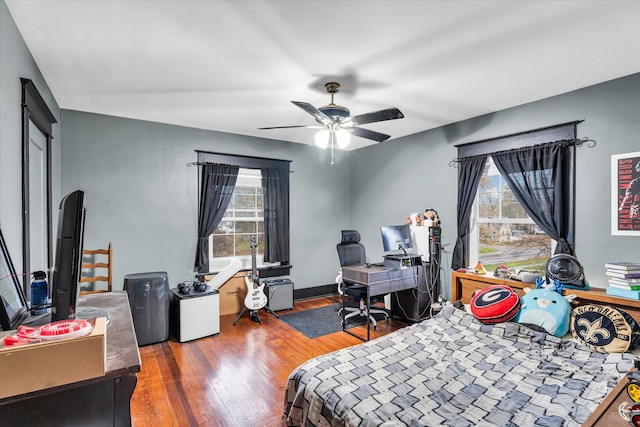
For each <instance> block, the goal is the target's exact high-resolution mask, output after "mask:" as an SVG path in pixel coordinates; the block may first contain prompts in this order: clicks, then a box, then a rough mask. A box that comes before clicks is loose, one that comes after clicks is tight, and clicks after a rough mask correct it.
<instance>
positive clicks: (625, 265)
mask: <svg viewBox="0 0 640 427" xmlns="http://www.w3.org/2000/svg"><path fill="white" fill-rule="evenodd" d="M604 267H605V268H606V271H605V274H606V275H607V276H609V280H608V283H609V286H608V287H607V293H608V294H609V295H615V296H619V297H625V298H633V299H637V300H640V263H638V262H626V261H621V262H608V263H606V264H605V265H604Z"/></svg>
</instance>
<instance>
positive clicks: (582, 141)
mask: <svg viewBox="0 0 640 427" xmlns="http://www.w3.org/2000/svg"><path fill="white" fill-rule="evenodd" d="M560 142H569V143H570V144H572V145H575V146H576V147H582V145H583V144H585V143H588V144H587V147H589V148H593V147H595V146H596V141H595V140H594V139H590V138H588V137H586V136H585V137H584V138H582V139H579V138H576V139H571V140H560V141H552V142H548V143H546V144H556V143H560ZM539 145H544V144H539ZM522 148H527V147H522ZM519 149H520V148H514V150H519ZM505 151H511V150H505ZM471 157H473V156H471ZM463 158H464V157H462V158H459V157H455V158H453V159H452V160H451V161H450V162H449V167H451V168H456V167H458V163H460V160H462V159H463Z"/></svg>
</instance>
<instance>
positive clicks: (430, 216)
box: [424, 208, 440, 227]
mask: <svg viewBox="0 0 640 427" xmlns="http://www.w3.org/2000/svg"><path fill="white" fill-rule="evenodd" d="M424 220H425V221H431V226H433V227H435V226H438V225H440V219H439V218H438V212H436V210H435V209H431V208H429V209H426V210H425V211H424Z"/></svg>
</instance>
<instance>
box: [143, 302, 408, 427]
mask: <svg viewBox="0 0 640 427" xmlns="http://www.w3.org/2000/svg"><path fill="white" fill-rule="evenodd" d="M339 301H340V299H339V297H338V296H337V295H336V296H330V297H322V298H315V299H310V300H304V301H296V302H295V304H294V308H293V310H285V311H280V312H278V314H285V313H290V312H293V311H302V310H308V309H312V308H315V307H320V306H323V305H328V304H333V303H335V302H339ZM260 317H261V318H262V320H263V321H262V323H256V322H252V321H251V320H250V319H249V316H248V315H245V316H243V317H242V318H241V319H240V320H239V321H238V323H237V324H236V326H233V321H234V320H235V318H236V315H235V314H234V315H227V316H221V318H220V333H219V334H216V335H214V336H210V337H205V338H201V339H198V340H195V341H190V342H185V343H179V342H176V341H173V340H172V339H171V340H169V341H166V342H163V343H158V344H152V345H148V346H143V347H141V348H140V357H141V359H142V371H141V372H140V373H139V374H138V384H137V386H136V389H135V392H134V393H133V398H132V400H131V418H132V423H133V426H134V427H156V426H180V427H182V426H256V427H257V426H260V427H263V426H281V425H282V423H281V414H282V407H283V402H284V388H285V385H286V382H287V378H288V376H289V374H290V373H291V371H292V370H293V369H294V368H296V367H297V366H298V365H300V364H302V363H303V362H305V361H306V360H308V359H310V358H312V357H315V356H318V355H320V354H325V353H328V352H331V351H333V350H338V349H341V348H344V347H348V346H352V345H354V344H359V343H361V342H362V341H360V340H359V339H357V338H355V337H352V336H351V335H349V334H347V333H344V332H336V333H333V334H330V335H325V336H322V337H318V338H314V339H309V338H307V337H305V336H304V335H303V334H301V333H299V332H298V331H297V330H295V329H293V328H291V327H290V326H288V325H287V324H286V323H284V322H282V321H281V320H279V319H277V318H275V317H274V316H272V315H270V314H268V313H267V312H265V311H261V314H260ZM404 326H406V324H404V323H402V322H400V321H397V320H393V319H391V320H388V321H380V322H379V323H378V327H377V329H376V330H375V331H374V330H371V334H372V338H373V337H377V336H382V335H386V334H388V333H389V332H393V331H395V330H397V329H399V328H402V327H404ZM354 331H356V332H357V333H359V334H362V335H366V328H364V327H356V328H354Z"/></svg>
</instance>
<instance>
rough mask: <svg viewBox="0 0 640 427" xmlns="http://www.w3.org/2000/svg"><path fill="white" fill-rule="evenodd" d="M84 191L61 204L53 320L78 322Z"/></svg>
mask: <svg viewBox="0 0 640 427" xmlns="http://www.w3.org/2000/svg"><path fill="white" fill-rule="evenodd" d="M84 217H85V205H84V192H83V191H81V190H77V191H74V192H73V193H70V194H67V195H66V196H65V197H64V198H63V199H62V201H61V202H60V211H59V214H58V237H57V240H56V263H55V266H54V270H53V283H52V288H51V321H52V322H55V321H57V320H64V319H75V317H76V303H77V301H78V294H79V292H80V286H79V285H80V283H79V282H80V275H81V274H80V273H81V268H82V248H83V244H84Z"/></svg>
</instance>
